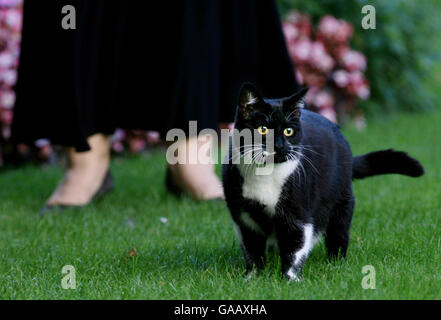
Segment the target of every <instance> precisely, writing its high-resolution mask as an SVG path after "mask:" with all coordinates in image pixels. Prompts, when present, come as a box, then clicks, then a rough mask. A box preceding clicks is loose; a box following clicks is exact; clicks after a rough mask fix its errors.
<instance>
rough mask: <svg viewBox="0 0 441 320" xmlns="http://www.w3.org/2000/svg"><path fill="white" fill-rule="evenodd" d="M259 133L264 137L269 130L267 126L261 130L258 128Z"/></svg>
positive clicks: (261, 127)
mask: <svg viewBox="0 0 441 320" xmlns="http://www.w3.org/2000/svg"><path fill="white" fill-rule="evenodd" d="M257 132H259V133H260V134H261V135H263V136H264V135H266V134H267V133H268V128H267V127H265V126H260V127H259V128H257Z"/></svg>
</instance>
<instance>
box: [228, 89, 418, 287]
mask: <svg viewBox="0 0 441 320" xmlns="http://www.w3.org/2000/svg"><path fill="white" fill-rule="evenodd" d="M305 93H306V90H305V89H304V90H302V91H301V92H298V93H297V94H294V95H293V96H291V97H289V98H284V99H272V100H266V99H263V97H262V96H261V95H260V94H259V92H258V91H257V90H256V88H255V87H253V86H252V85H251V84H245V85H244V86H243V87H242V89H241V93H240V101H239V106H238V109H237V112H236V122H235V128H236V129H238V130H243V129H252V130H255V129H257V128H258V127H259V126H266V127H268V128H270V129H273V130H274V141H275V142H274V143H275V146H274V148H275V149H274V150H275V151H276V154H275V156H274V162H275V166H276V167H277V168H279V169H278V170H279V171H277V169H275V171H274V172H275V173H274V176H271V175H270V176H269V177H262V178H259V179H260V180H259V179H257V180H256V177H255V176H252V175H253V174H254V173H250V172H253V170H247V169H249V168H247V167H246V166H247V165H241V166H239V165H235V164H232V163H231V162H230V163H228V164H225V165H224V168H223V186H224V191H225V197H226V201H227V205H228V208H229V210H230V212H231V215H232V218H233V221H234V223H235V226H236V227H237V231H238V233H239V238H240V240H241V247H242V250H243V254H244V257H245V262H246V268H247V271H248V272H250V271H252V270H254V268H255V267H257V268H263V267H264V264H265V252H266V248H267V240H268V238H269V237H270V236H271V235H275V237H276V241H277V244H278V247H279V250H280V256H281V260H282V273H283V275H285V276H286V277H287V278H288V279H290V280H299V279H300V275H301V270H302V267H303V264H304V262H305V260H306V258H307V256H308V253H309V251H310V250H311V249H312V247H313V243H312V242H313V241H312V240H313V239H314V238H317V237H318V236H320V235H323V236H324V237H325V243H326V247H327V250H328V256H329V258H334V257H338V256H342V257H344V256H345V255H346V251H347V248H348V243H349V228H350V225H351V219H352V213H353V209H354V203H355V200H354V194H353V192H352V180H353V179H359V178H365V177H370V176H374V175H379V174H388V173H398V174H403V175H408V176H411V177H418V176H421V175H422V174H423V173H424V169H423V167H422V165H421V164H420V163H419V162H418V161H417V160H415V159H413V158H411V157H409V156H408V155H407V154H406V153H404V152H396V151H393V150H386V151H377V152H373V153H370V154H367V155H364V156H359V157H353V156H352V153H351V149H350V146H349V144H348V142H347V141H346V139H345V138H344V137H343V135H342V134H341V132H340V130H339V127H338V126H337V125H336V124H334V123H332V122H331V121H328V120H327V119H326V118H324V117H322V116H321V115H319V114H316V113H313V112H311V111H308V110H306V109H303V108H302V107H303V97H304V95H305ZM287 117H289V118H290V119H287ZM285 128H293V129H294V130H295V131H294V135H292V136H290V137H287V136H286V135H284V134H283V131H284V129H285ZM263 144H264V145H266V141H265V140H264V141H263ZM244 150H245V149H241V152H243V151H244ZM299 152H301V153H302V154H303V155H301V156H299ZM290 154H291V156H289V155H290ZM231 155H232V150H231V147H230V158H231ZM292 159H297V160H299V163H298V164H297V166H296V167H294V165H291V164H292V163H295V161H294V160H292ZM269 160H270V158H268V161H269ZM288 160H290V161H288ZM293 161H294V162H293ZM248 166H251V165H248ZM291 166H292V167H293V171H292V172H290V173H289V174H288V175H286V172H284V170H285V171H286V170H288V171H289V169H290V167H291ZM284 168H285V169H284ZM284 175H285V177H284ZM265 179H267V180H265ZM277 179H279V180H280V181H279V180H277ZM265 181H268V186H267V188H268V189H265V183H266V182H265ZM277 183H279V184H277ZM278 185H280V186H281V188H279V189H277V186H278ZM253 188H254V189H253ZM270 188H272V189H270ZM277 190H281V191H280V193H279V197H278V198H277V200H276V202H274V195H277ZM271 201H272V202H271ZM268 203H270V204H268ZM271 203H272V204H274V203H276V205H274V206H273V207H272V205H271ZM311 236H312V238H311Z"/></svg>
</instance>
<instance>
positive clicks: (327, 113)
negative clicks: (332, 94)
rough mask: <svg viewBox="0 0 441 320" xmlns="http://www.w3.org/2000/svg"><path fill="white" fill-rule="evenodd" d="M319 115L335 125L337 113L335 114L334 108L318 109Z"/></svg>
mask: <svg viewBox="0 0 441 320" xmlns="http://www.w3.org/2000/svg"><path fill="white" fill-rule="evenodd" d="M319 113H320V114H321V115H322V116H324V117H325V118H327V119H328V120H330V121H332V122H334V123H337V113H336V112H335V110H334V108H332V107H327V108H323V109H320V111H319Z"/></svg>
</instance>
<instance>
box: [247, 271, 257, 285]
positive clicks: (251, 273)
mask: <svg viewBox="0 0 441 320" xmlns="http://www.w3.org/2000/svg"><path fill="white" fill-rule="evenodd" d="M256 277H257V270H256V269H252V270H249V271H247V272H246V274H245V278H244V280H245V282H247V281H250V280H252V279H254V278H256Z"/></svg>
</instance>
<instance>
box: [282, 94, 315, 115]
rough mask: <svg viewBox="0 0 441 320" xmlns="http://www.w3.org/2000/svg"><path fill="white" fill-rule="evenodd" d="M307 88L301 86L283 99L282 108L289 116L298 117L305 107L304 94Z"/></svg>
mask: <svg viewBox="0 0 441 320" xmlns="http://www.w3.org/2000/svg"><path fill="white" fill-rule="evenodd" d="M308 90H309V88H308V87H303V88H302V89H300V90H299V91H298V92H296V93H294V94H293V95H292V96H290V97H288V98H286V99H284V100H283V110H284V112H285V114H287V115H289V117H290V118H292V117H297V118H298V117H300V114H301V111H302V109H303V108H304V107H305V96H306V93H307V92H308Z"/></svg>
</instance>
